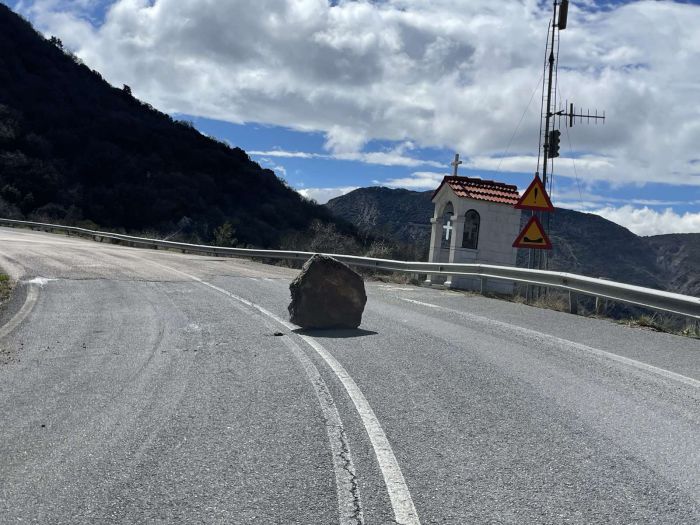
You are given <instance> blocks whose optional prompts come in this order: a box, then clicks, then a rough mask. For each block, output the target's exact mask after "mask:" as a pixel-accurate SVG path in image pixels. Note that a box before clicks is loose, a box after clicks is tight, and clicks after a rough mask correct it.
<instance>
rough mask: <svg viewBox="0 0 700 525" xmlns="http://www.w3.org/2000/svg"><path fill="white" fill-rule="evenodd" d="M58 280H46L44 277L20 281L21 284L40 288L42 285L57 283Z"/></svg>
mask: <svg viewBox="0 0 700 525" xmlns="http://www.w3.org/2000/svg"><path fill="white" fill-rule="evenodd" d="M57 280H58V279H47V278H46V277H34V279H30V280H28V281H21V283H22V284H38V285H39V287H40V288H43V287H44V285H46V284H49V283H50V282H51V281H57Z"/></svg>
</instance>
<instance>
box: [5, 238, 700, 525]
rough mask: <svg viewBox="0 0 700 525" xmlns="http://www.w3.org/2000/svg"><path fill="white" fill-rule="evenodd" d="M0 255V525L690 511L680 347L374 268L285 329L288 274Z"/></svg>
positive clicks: (48, 245) (669, 516)
mask: <svg viewBox="0 0 700 525" xmlns="http://www.w3.org/2000/svg"><path fill="white" fill-rule="evenodd" d="M0 267H2V268H4V269H5V270H6V271H9V272H10V273H12V274H13V276H14V277H15V278H17V279H19V280H20V281H21V283H22V284H21V285H20V286H19V287H18V290H17V293H16V295H15V299H14V303H13V304H10V305H9V306H8V307H6V308H5V310H4V312H3V313H2V314H1V317H0V323H1V325H0V414H1V415H0V418H2V419H1V420H0V422H1V424H0V522H1V523H42V524H44V523H256V524H267V523H275V524H277V523H279V524H293V523H299V524H333V523H341V524H343V525H345V524H351V523H367V524H373V523H382V524H383V523H395V522H399V523H407V524H408V523H411V524H416V523H423V524H429V523H455V524H468V523H478V524H482V523H517V524H528V523H582V524H593V523H674V524H676V523H687V524H694V523H700V342H699V341H697V340H691V339H686V338H681V337H676V336H672V335H667V334H660V333H655V332H650V331H646V330H641V329H634V328H628V327H625V326H621V325H616V324H613V323H611V322H607V321H602V320H594V319H587V318H582V317H576V316H571V315H568V314H563V313H559V312H553V311H547V310H541V309H536V308H532V307H529V306H525V305H521V304H515V303H507V302H503V301H497V300H493V299H487V298H483V297H479V296H469V295H464V294H460V293H453V292H445V291H440V290H430V289H423V288H418V287H412V286H403V285H394V284H379V283H368V284H367V291H368V297H369V299H368V303H367V308H366V310H365V315H364V318H363V323H362V326H361V330H357V331H331V332H315V333H299V332H298V331H294V330H293V328H294V327H292V326H290V325H289V324H288V323H287V322H286V319H287V316H286V307H287V304H288V302H289V290H288V286H289V282H290V280H291V279H292V278H293V276H294V275H295V273H296V272H295V271H292V270H287V269H284V268H279V267H274V266H264V265H260V264H257V263H253V262H250V261H246V260H234V259H222V258H208V257H199V256H191V255H182V254H176V253H171V252H162V251H155V250H141V249H131V248H125V247H120V246H112V245H108V244H100V243H94V242H91V241H87V240H81V239H76V238H74V237H64V236H58V235H52V234H45V233H35V232H29V231H25V230H11V229H0ZM275 334H278V335H275ZM280 334H281V335H280Z"/></svg>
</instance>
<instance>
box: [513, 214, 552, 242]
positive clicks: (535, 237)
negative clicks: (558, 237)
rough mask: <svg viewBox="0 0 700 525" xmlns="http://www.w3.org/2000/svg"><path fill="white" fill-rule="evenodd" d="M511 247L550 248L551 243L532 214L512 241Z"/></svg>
mask: <svg viewBox="0 0 700 525" xmlns="http://www.w3.org/2000/svg"><path fill="white" fill-rule="evenodd" d="M513 248H535V249H540V250H551V249H552V243H551V242H550V240H549V237H547V234H546V233H545V232H544V228H543V227H542V223H540V221H539V219H538V218H537V217H536V216H535V215H533V216H532V217H531V218H530V220H529V221H528V223H527V224H526V225H525V227H524V228H523V231H521V232H520V235H518V237H517V239H515V242H514V243H513Z"/></svg>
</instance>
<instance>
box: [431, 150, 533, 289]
mask: <svg viewBox="0 0 700 525" xmlns="http://www.w3.org/2000/svg"><path fill="white" fill-rule="evenodd" d="M460 164H462V161H461V160H459V154H456V155H455V159H454V161H453V162H451V163H450V165H451V166H452V167H453V170H452V175H451V176H446V177H444V178H443V180H442V182H441V183H440V186H439V187H438V188H437V189H436V190H435V193H433V198H432V201H433V203H434V204H435V211H434V214H433V218H432V219H431V220H430V222H431V225H432V228H431V239H430V255H429V261H430V262H435V263H440V262H445V263H474V264H477V263H482V264H494V265H499V266H515V262H516V256H517V249H516V248H513V239H515V238H516V237H517V235H518V232H519V231H520V215H521V212H520V210H518V209H515V208H514V205H515V204H516V203H517V202H518V199H519V198H520V194H519V193H518V188H517V186H513V185H511V184H505V183H503V182H497V181H492V180H483V179H479V178H474V177H460V176H458V175H457V172H458V168H459V165H460ZM426 284H441V285H444V286H446V287H448V288H458V289H465V290H480V289H481V286H482V282H481V279H480V278H478V277H469V276H458V275H452V276H447V277H445V276H444V275H428V279H427V280H426ZM487 290H488V291H492V292H499V293H512V292H513V283H512V282H507V281H502V280H496V279H491V280H489V281H488V282H487Z"/></svg>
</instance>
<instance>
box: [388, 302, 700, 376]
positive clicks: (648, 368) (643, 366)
mask: <svg viewBox="0 0 700 525" xmlns="http://www.w3.org/2000/svg"><path fill="white" fill-rule="evenodd" d="M400 299H401V300H402V301H406V302H408V303H413V304H418V305H420V306H426V307H428V308H438V309H440V310H444V311H447V312H452V313H456V314H458V315H461V316H463V317H466V318H467V319H473V320H475V321H487V322H488V323H492V324H495V325H496V326H498V327H501V328H506V329H508V330H511V331H515V332H520V333H522V334H525V335H527V336H529V337H532V336H536V337H541V338H545V339H549V340H550V341H552V342H554V343H556V344H557V345H561V346H567V347H570V348H575V349H577V350H581V351H582V352H588V353H591V354H594V355H596V356H598V357H602V358H604V359H609V360H611V361H616V362H618V363H622V364H625V365H628V366H631V367H634V368H637V369H639V370H644V371H645V372H650V373H652V374H656V375H659V376H662V377H665V378H666V379H672V380H674V381H678V382H679V383H683V384H685V385H688V386H691V387H695V388H700V381H698V380H697V379H693V378H692V377H687V376H684V375H682V374H678V373H676V372H671V371H670V370H666V369H664V368H659V367H657V366H654V365H650V364H647V363H643V362H641V361H637V360H635V359H631V358H629V357H624V356H621V355H617V354H613V353H611V352H606V351H605V350H600V349H599V348H593V347H592V346H588V345H584V344H582V343H576V342H574V341H569V340H568V339H563V338H561V337H557V336H555V335H551V334H545V333H542V332H538V331H537V330H532V329H530V328H525V327H523V326H517V325H512V324H509V323H505V322H503V321H497V320H495V319H489V318H488V317H482V316H480V315H474V314H469V313H466V312H460V311H459V310H455V309H454V308H447V307H445V306H440V305H437V304H431V303H424V302H422V301H416V300H415V299H407V298H405V297H400Z"/></svg>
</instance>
